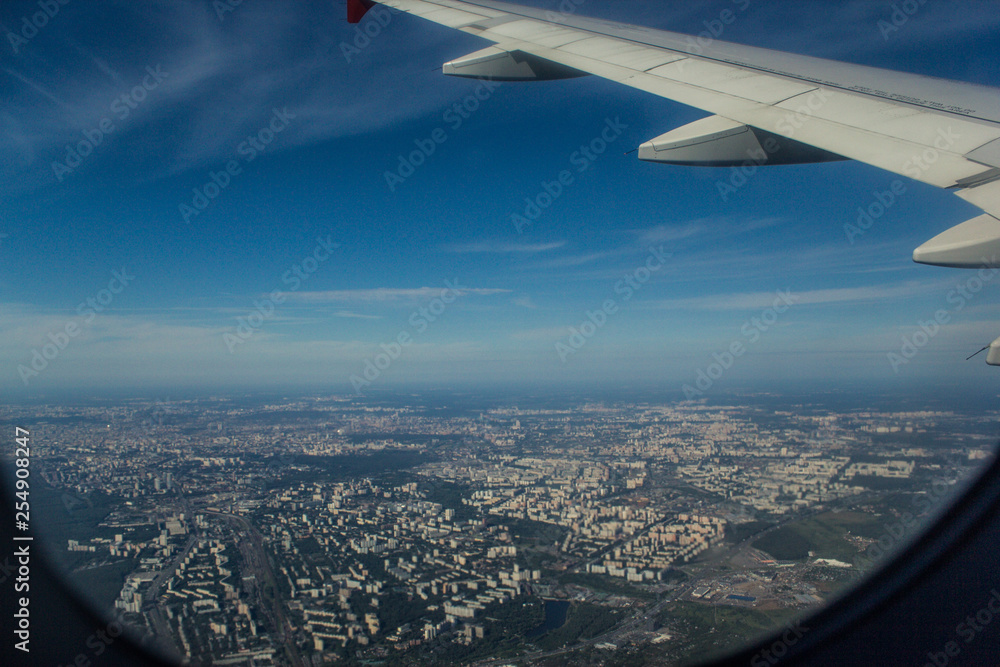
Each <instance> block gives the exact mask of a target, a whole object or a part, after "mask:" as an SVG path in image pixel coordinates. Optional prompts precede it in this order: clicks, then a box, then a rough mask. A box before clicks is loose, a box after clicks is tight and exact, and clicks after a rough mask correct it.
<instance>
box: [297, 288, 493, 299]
mask: <svg viewBox="0 0 1000 667" xmlns="http://www.w3.org/2000/svg"><path fill="white" fill-rule="evenodd" d="M450 291H451V288H448V287H444V288H442V287H416V288H390V287H377V288H375V289H355V290H326V291H322V292H289V293H288V295H287V296H288V299H289V300H291V301H301V302H307V303H343V302H352V301H353V302H358V303H388V302H397V301H405V302H412V301H426V300H428V299H433V298H435V297H439V296H441V293H442V292H450ZM455 291H457V292H458V293H459V294H460V295H463V296H465V295H469V294H472V295H475V296H490V295H493V294H505V293H508V292H510V290H508V289H499V288H492V287H464V286H462V285H457V289H456V290H455Z"/></svg>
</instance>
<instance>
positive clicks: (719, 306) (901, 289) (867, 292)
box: [646, 280, 954, 310]
mask: <svg viewBox="0 0 1000 667" xmlns="http://www.w3.org/2000/svg"><path fill="white" fill-rule="evenodd" d="M953 282H954V281H951V283H952V284H953ZM948 284H949V281H947V280H939V281H936V282H934V283H930V284H928V283H925V282H916V281H912V282H906V283H902V284H899V285H879V286H867V287H846V288H840V289H822V290H809V291H803V292H791V291H790V293H791V295H792V299H793V300H794V302H795V304H796V305H818V304H833V303H856V302H861V301H882V300H889V299H904V298H907V297H913V296H920V295H923V294H927V293H928V292H931V291H933V290H936V289H941V288H943V287H945V286H947V285H948ZM774 299H775V292H746V293H740V294H718V295H706V296H701V297H692V298H686V299H667V300H662V301H655V302H650V303H648V304H646V306H647V307H649V308H659V309H670V310H673V309H689V310H757V309H761V308H767V307H769V306H771V305H772V304H773V303H774Z"/></svg>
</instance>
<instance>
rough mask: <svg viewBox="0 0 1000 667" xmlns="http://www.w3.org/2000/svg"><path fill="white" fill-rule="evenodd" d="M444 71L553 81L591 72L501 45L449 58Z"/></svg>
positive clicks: (474, 76) (475, 76) (495, 78)
mask: <svg viewBox="0 0 1000 667" xmlns="http://www.w3.org/2000/svg"><path fill="white" fill-rule="evenodd" d="M441 71H442V72H443V73H445V74H447V75H448V76H461V77H466V78H470V79H490V80H492V81H551V80H554V79H572V78H575V77H578V76H586V75H587V73H586V72H581V71H580V70H578V69H573V68H572V67H567V66H566V65H562V64H560V63H555V62H552V61H551V60H546V59H545V58H539V57H538V56H534V55H531V54H530V53H525V52H524V51H517V50H514V51H505V50H504V49H501V48H499V47H497V46H490V47H487V48H485V49H483V50H481V51H476V52H475V53H470V54H469V55H467V56H462V57H461V58H456V59H455V60H451V61H449V62H446V63H445V64H444V65H442V66H441Z"/></svg>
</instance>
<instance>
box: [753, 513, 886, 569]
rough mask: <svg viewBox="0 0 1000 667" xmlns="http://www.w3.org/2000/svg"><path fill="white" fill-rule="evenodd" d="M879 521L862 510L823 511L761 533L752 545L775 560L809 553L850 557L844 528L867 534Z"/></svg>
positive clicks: (846, 559) (852, 554) (799, 557)
mask: <svg viewBox="0 0 1000 667" xmlns="http://www.w3.org/2000/svg"><path fill="white" fill-rule="evenodd" d="M879 527H880V522H879V520H878V519H877V518H875V517H873V516H872V515H870V514H864V513H862V512H826V513H824V514H820V515H818V516H815V517H812V518H809V519H803V520H802V521H796V522H794V523H790V524H788V525H787V526H782V527H781V528H779V529H777V530H775V531H772V532H770V533H768V534H767V535H764V536H763V537H761V538H760V539H758V540H757V541H756V542H754V547H756V548H758V549H760V550H761V551H766V552H767V553H769V554H771V555H772V556H774V557H775V558H776V559H777V560H803V559H805V558H808V557H809V553H810V552H812V553H813V554H814V555H815V556H816V557H818V558H835V559H837V560H840V561H844V562H848V563H849V562H851V561H853V560H854V558H855V556H856V555H857V553H858V551H857V549H855V548H854V546H853V545H852V544H851V543H850V542H848V541H847V540H846V539H844V536H845V535H847V533H848V531H851V532H853V533H855V534H861V535H869V534H872V533H873V532H874V531H877V530H879Z"/></svg>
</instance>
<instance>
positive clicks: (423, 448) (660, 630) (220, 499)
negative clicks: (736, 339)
mask: <svg viewBox="0 0 1000 667" xmlns="http://www.w3.org/2000/svg"><path fill="white" fill-rule="evenodd" d="M0 414H2V418H3V420H4V421H5V422H7V423H11V424H17V425H19V426H22V427H24V428H25V429H27V430H29V431H30V433H31V445H32V447H31V466H32V476H33V484H34V485H33V486H32V500H33V505H32V513H33V527H34V528H33V529H35V530H37V532H38V533H39V534H40V535H41V536H42V537H43V538H44V539H45V541H46V543H47V544H48V550H49V558H51V559H54V560H56V561H58V562H59V563H60V564H61V566H62V567H63V568H65V569H66V571H67V572H68V573H69V574H68V575H67V576H68V579H69V581H70V583H71V584H72V585H73V586H75V587H77V588H78V589H79V590H81V591H85V592H86V595H88V596H89V597H90V598H91V599H92V600H93V601H94V603H95V604H96V605H97V606H99V607H100V608H102V609H105V610H107V613H108V614H110V615H112V616H114V617H115V618H116V619H118V621H119V622H121V623H122V624H123V625H125V626H127V627H128V628H129V629H130V632H132V633H133V635H134V637H136V638H137V639H138V640H139V641H141V642H143V643H144V644H145V645H146V646H147V647H149V649H150V650H154V651H159V652H162V653H164V654H166V655H168V656H171V657H173V658H174V659H176V660H178V661H181V660H187V661H189V662H190V663H191V664H213V665H248V664H254V665H270V664H273V665H322V664H333V663H336V664H365V665H378V664H385V665H395V664H480V665H487V664H489V665H502V664H539V665H561V664H623V665H624V664H642V663H645V664H683V663H686V662H691V661H696V660H697V659H703V658H705V657H708V656H711V655H713V654H718V653H722V652H725V651H727V650H732V649H734V648H737V647H739V646H740V645H741V644H743V643H745V642H747V641H748V640H750V639H752V638H754V637H757V636H759V635H761V634H763V633H766V632H768V631H773V630H775V629H778V628H781V627H782V626H788V627H790V628H794V629H795V631H796V632H799V633H801V632H803V631H805V630H807V628H806V629H805V630H803V629H802V626H801V625H797V624H796V619H798V618H800V617H801V616H802V615H803V614H804V613H805V612H806V611H807V610H808V609H809V608H811V607H814V606H815V605H818V604H821V603H822V602H823V601H824V600H827V599H829V598H830V597H831V596H834V595H836V593H837V592H838V591H840V590H843V589H844V587H846V586H848V585H850V584H851V583H852V582H856V581H858V580H859V579H860V578H862V577H864V576H865V574H866V573H867V572H870V571H871V569H872V568H873V567H874V566H876V565H877V563H878V562H879V560H880V559H881V558H883V557H884V556H885V555H886V554H889V553H891V552H892V551H893V550H895V549H896V548H898V547H900V546H902V545H903V544H905V542H906V541H907V540H909V539H912V538H913V537H916V535H917V533H918V532H919V530H920V523H921V522H922V521H924V520H926V519H927V518H929V517H930V516H932V515H933V514H934V513H935V512H936V511H939V510H940V509H941V508H942V507H943V505H944V503H945V502H946V501H947V499H948V498H949V497H950V496H951V495H952V494H953V493H954V492H955V491H956V489H957V488H960V487H961V485H962V483H963V480H966V479H968V478H969V477H970V475H971V474H973V473H974V472H975V471H976V470H977V469H979V468H981V467H982V466H983V465H984V463H985V462H986V460H987V459H989V458H990V457H991V456H992V455H993V449H994V443H995V441H996V435H995V430H996V422H997V414H987V415H984V414H978V415H963V414H960V413H956V412H951V411H944V410H940V411H913V412H902V411H878V410H874V409H871V410H867V411H859V410H856V409H852V410H837V411H834V410H831V409H828V408H822V407H817V406H815V405H803V404H798V405H795V404H792V403H783V402H781V401H780V400H778V399H774V400H770V399H769V400H767V401H765V400H758V401H748V402H747V403H746V404H743V405H736V404H734V405H708V404H706V403H690V402H688V403H679V404H663V405H658V404H653V403H648V402H622V401H598V400H590V401H584V400H580V401H564V402H563V403H562V404H558V403H556V402H554V401H535V402H533V401H531V400H528V399H525V400H524V401H520V402H516V403H515V402H511V401H498V402H496V403H494V404H492V405H487V404H481V405H476V406H474V407H472V406H466V407H456V406H455V405H454V404H452V403H449V402H448V401H445V400H443V399H441V400H437V399H435V400H431V399H427V398H424V397H419V396H413V397H400V396H395V397H393V398H391V399H389V398H380V399H377V400H376V399H368V398H363V397H359V396H343V397H340V396H338V397H311V398H295V399H283V400H278V399H275V400H272V401H269V402H254V401H251V400H249V399H234V398H212V399H198V400H156V401H140V400H133V401H122V402H120V403H118V404H117V405H116V406H115V407H108V406H107V405H101V406H96V405H91V406H85V405H78V406H74V407H69V406H65V405H63V406H58V407H57V406H52V405H47V406H38V405H35V406H30V407H27V406H21V407H12V406H7V407H4V408H2V409H0ZM43 481H44V483H43Z"/></svg>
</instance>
